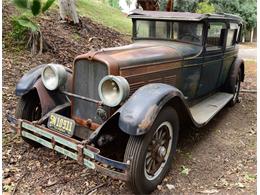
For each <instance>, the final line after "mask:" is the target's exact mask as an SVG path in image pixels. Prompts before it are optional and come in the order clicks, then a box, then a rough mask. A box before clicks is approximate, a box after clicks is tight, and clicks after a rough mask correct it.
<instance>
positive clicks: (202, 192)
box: [199, 189, 219, 194]
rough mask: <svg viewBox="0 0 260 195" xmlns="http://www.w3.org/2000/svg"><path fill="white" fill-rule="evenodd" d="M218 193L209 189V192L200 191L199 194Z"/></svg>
mask: <svg viewBox="0 0 260 195" xmlns="http://www.w3.org/2000/svg"><path fill="white" fill-rule="evenodd" d="M218 192H219V191H218V190H216V189H211V190H203V191H200V192H199V193H201V194H215V193H218Z"/></svg>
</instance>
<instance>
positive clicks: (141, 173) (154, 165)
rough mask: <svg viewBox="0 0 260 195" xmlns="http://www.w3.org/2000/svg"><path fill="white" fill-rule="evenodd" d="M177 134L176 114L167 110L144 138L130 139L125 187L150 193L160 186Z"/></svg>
mask: <svg viewBox="0 0 260 195" xmlns="http://www.w3.org/2000/svg"><path fill="white" fill-rule="evenodd" d="M178 132H179V118H178V115H177V112H176V111H175V110H174V109H173V108H171V107H166V108H164V109H163V110H162V111H161V112H160V113H159V114H158V116H157V118H156V120H155V121H154V124H153V125H152V127H151V129H150V131H149V132H148V133H147V134H145V135H142V136H130V138H129V140H128V143H127V146H126V151H125V157H124V161H125V162H127V161H128V160H130V170H129V178H128V181H129V182H128V183H129V185H130V187H131V188H132V190H133V191H134V192H136V193H138V194H147V193H150V192H152V191H153V190H155V189H156V187H157V185H159V184H160V183H161V182H162V180H163V178H164V177H165V175H166V173H167V172H168V171H169V169H170V167H171V164H172V161H173V157H174V155H175V152H176V146H177V140H178Z"/></svg>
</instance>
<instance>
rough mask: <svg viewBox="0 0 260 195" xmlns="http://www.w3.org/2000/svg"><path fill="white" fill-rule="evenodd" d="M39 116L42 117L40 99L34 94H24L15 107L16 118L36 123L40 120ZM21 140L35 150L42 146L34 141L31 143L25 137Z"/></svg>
mask: <svg viewBox="0 0 260 195" xmlns="http://www.w3.org/2000/svg"><path fill="white" fill-rule="evenodd" d="M41 115H42V109H41V104H40V99H39V97H38V94H37V93H36V92H31V93H29V94H26V95H25V96H23V97H21V98H20V99H19V101H18V104H17V106H16V113H15V116H16V118H18V119H25V120H27V121H37V120H39V119H40V118H41ZM22 138H23V140H24V141H25V142H26V143H28V144H30V145H31V146H33V147H35V148H38V147H41V146H42V145H41V144H39V143H37V142H35V141H32V140H30V139H27V138H25V137H22Z"/></svg>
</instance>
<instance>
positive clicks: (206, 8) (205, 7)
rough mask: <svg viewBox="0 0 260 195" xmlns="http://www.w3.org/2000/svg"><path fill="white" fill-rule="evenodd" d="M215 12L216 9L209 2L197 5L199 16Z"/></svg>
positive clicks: (206, 0)
mask: <svg viewBox="0 0 260 195" xmlns="http://www.w3.org/2000/svg"><path fill="white" fill-rule="evenodd" d="M214 12H215V7H214V5H212V4H211V3H209V1H208V0H205V1H203V2H200V3H198V4H197V8H196V13H199V14H206V13H208V14H211V13H214Z"/></svg>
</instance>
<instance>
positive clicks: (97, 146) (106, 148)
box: [8, 10, 245, 194]
mask: <svg viewBox="0 0 260 195" xmlns="http://www.w3.org/2000/svg"><path fill="white" fill-rule="evenodd" d="M129 17H130V18H132V22H133V36H132V39H133V43H132V44H130V45H127V46H122V47H115V48H108V49H102V50H99V51H90V52H88V53H86V54H83V55H79V56H78V57H76V58H75V61H74V63H73V70H70V69H68V68H66V67H64V66H62V65H59V64H52V63H50V64H44V65H39V66H37V67H35V68H34V69H32V70H30V71H29V72H28V73H27V74H25V75H24V76H23V77H22V78H21V80H20V81H19V82H18V84H17V87H16V95H17V96H20V100H19V103H18V105H17V110H16V116H15V117H13V116H11V115H8V119H9V121H10V123H11V124H12V127H13V128H15V129H16V130H17V132H18V133H19V134H20V135H21V136H22V138H23V139H24V141H25V142H27V143H29V144H31V145H32V146H34V147H39V146H42V145H43V146H45V147H48V148H50V149H52V150H55V151H57V152H59V153H62V154H64V155H66V156H68V157H70V158H72V159H74V160H76V161H78V162H79V163H81V164H82V165H85V166H86V167H88V168H90V169H95V170H97V171H100V172H101V173H103V174H106V175H109V176H111V177H113V178H116V179H120V180H124V181H127V183H128V184H129V185H130V187H131V188H132V189H133V191H134V192H136V193H139V194H146V193H150V192H151V191H153V190H154V189H155V188H156V186H157V185H158V184H160V183H161V182H162V180H163V178H164V177H165V175H166V173H167V172H168V171H169V169H170V166H171V164H172V162H173V159H174V156H175V152H176V145H177V141H178V134H179V131H181V130H182V128H183V127H184V125H185V126H187V125H189V126H190V127H191V126H195V127H202V126H204V125H206V124H207V123H208V122H209V121H210V120H211V119H212V118H213V116H215V115H216V114H217V113H218V112H219V111H220V110H221V109H222V108H224V107H225V106H226V105H230V106H233V105H235V104H236V102H238V99H239V98H238V96H239V90H240V82H242V81H243V80H244V69H245V67H244V62H243V60H242V59H240V58H238V45H237V43H238V42H239V41H240V39H241V29H242V26H243V25H242V24H243V23H242V20H241V18H240V17H237V16H234V15H230V14H195V13H180V12H159V11H156V12H155V11H141V10H134V11H133V12H132V13H131V14H130V15H129Z"/></svg>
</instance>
